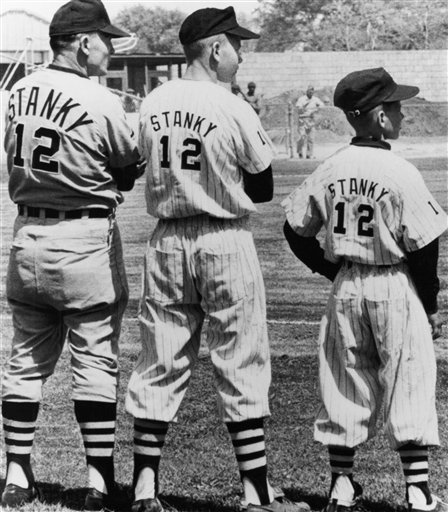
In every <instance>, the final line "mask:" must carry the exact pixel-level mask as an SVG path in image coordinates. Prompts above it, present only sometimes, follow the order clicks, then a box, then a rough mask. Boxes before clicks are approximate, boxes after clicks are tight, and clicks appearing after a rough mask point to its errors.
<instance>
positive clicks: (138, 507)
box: [131, 498, 163, 512]
mask: <svg viewBox="0 0 448 512" xmlns="http://www.w3.org/2000/svg"><path fill="white" fill-rule="evenodd" d="M131 512H163V507H162V504H161V503H160V501H159V499H158V498H148V499H145V500H137V501H134V503H133V504H132V507H131Z"/></svg>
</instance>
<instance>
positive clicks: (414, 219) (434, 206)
mask: <svg viewBox="0 0 448 512" xmlns="http://www.w3.org/2000/svg"><path fill="white" fill-rule="evenodd" d="M412 167H413V166H412ZM413 169H414V172H413V173H409V179H408V180H406V182H405V183H403V190H402V214H401V228H402V239H403V244H404V247H405V250H406V251H407V252H413V251H416V250H418V249H421V248H422V247H425V246H427V245H428V244H429V243H431V242H432V241H433V240H435V239H436V238H437V237H439V236H440V235H441V234H442V233H443V232H444V231H445V230H446V229H447V227H448V220H447V216H446V213H445V212H444V211H443V209H442V207H441V206H440V205H439V203H438V202H437V201H436V200H435V199H434V197H433V195H432V194H431V192H430V191H429V190H428V188H427V186H426V184H425V182H424V180H423V177H422V176H421V174H420V173H419V171H418V170H417V169H415V168H413Z"/></svg>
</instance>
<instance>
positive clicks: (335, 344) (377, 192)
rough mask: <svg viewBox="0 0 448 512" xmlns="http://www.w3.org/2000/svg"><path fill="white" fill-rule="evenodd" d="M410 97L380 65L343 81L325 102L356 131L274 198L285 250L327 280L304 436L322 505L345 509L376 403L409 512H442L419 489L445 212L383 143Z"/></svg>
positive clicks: (432, 428)
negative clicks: (323, 461)
mask: <svg viewBox="0 0 448 512" xmlns="http://www.w3.org/2000/svg"><path fill="white" fill-rule="evenodd" d="M418 92H419V89H418V88H417V87H412V86H405V85H397V84H396V83H395V82H394V80H393V79H392V77H391V76H390V75H389V73H387V72H386V71H385V70H384V69H383V68H375V69H366V70H362V71H356V72H353V73H350V74H349V75H347V76H346V77H345V78H343V79H342V80H341V81H340V82H339V83H338V85H337V87H336V89H335V93H334V104H335V105H336V106H337V107H339V108H341V109H342V110H343V111H344V113H345V115H346V117H347V120H348V121H349V123H350V124H351V125H352V126H353V128H354V129H355V131H356V136H355V137H354V138H353V139H352V141H351V143H350V145H349V146H348V147H346V148H344V149H342V150H340V151H338V152H337V153H335V154H334V155H333V156H331V157H330V158H328V159H327V160H326V161H325V162H324V163H323V164H322V165H320V166H319V167H318V168H317V169H316V171H315V172H314V173H313V174H312V175H311V176H310V177H309V178H307V179H306V180H305V181H304V182H303V183H302V184H301V186H300V187H299V188H298V189H296V190H295V191H294V192H293V193H292V194H291V195H290V196H289V197H288V198H287V199H285V200H284V202H283V203H282V205H283V207H284V209H285V212H286V219H287V220H286V223H285V226H284V233H285V236H286V239H287V240H288V243H289V245H290V247H291V249H292V251H293V252H294V254H295V255H296V256H297V257H298V258H299V259H300V260H301V261H303V262H304V263H305V264H306V265H307V266H308V267H309V268H310V269H311V270H312V271H313V272H318V273H320V274H322V275H324V276H326V277H327V278H329V279H330V280H331V281H333V286H332V290H331V293H330V297H329V300H328V304H327V308H326V312H325V315H324V317H323V319H322V323H321V330H320V349H319V367H320V369H319V379H320V393H321V401H322V403H321V406H320V409H319V411H318V414H317V419H316V422H315V439H316V440H317V441H320V442H321V443H323V444H324V445H326V446H328V451H329V456H330V466H331V476H332V478H331V487H330V499H329V502H328V505H327V506H326V508H325V509H324V510H325V512H336V511H337V512H343V511H350V510H355V509H356V506H357V502H358V501H359V498H360V497H361V492H362V489H361V486H360V485H359V484H358V483H357V482H356V481H355V480H354V479H353V476H352V471H353V462H354V456H355V451H356V449H357V447H358V446H359V445H360V444H361V443H363V442H365V441H367V440H368V439H370V438H371V437H372V436H374V435H375V433H376V421H377V417H378V414H379V411H380V409H381V407H384V422H385V431H386V435H387V438H388V440H389V442H390V445H391V447H392V449H394V450H397V451H398V453H399V455H400V458H401V462H402V465H403V471H404V477H405V482H406V492H405V495H406V500H407V504H408V510H409V511H410V512H411V511H412V512H424V511H428V510H435V511H438V512H442V511H443V512H447V511H448V505H446V504H444V503H442V502H441V501H440V500H439V499H438V498H437V497H436V496H434V495H433V494H431V492H430V488H429V484H428V447H429V446H437V445H438V444H439V436H438V427H437V414H436V407H435V386H436V360H435V355H434V348H433V339H435V338H437V337H438V336H440V331H441V319H440V317H439V314H438V312H437V294H438V291H439V280H438V277H437V260H438V239H439V237H440V235H441V234H442V233H443V232H444V231H445V230H446V228H447V217H446V214H445V213H444V211H443V210H442V208H441V207H440V205H439V204H437V201H436V200H435V199H434V197H433V196H432V195H431V193H430V192H429V191H428V189H427V187H426V185H425V183H424V181H423V179H422V176H421V175H420V173H419V172H418V170H417V169H416V168H415V167H414V166H413V165H412V164H410V163H409V162H407V161H406V160H404V159H402V158H400V157H398V156H397V155H394V154H393V153H392V152H391V151H390V149H391V146H390V144H389V143H388V142H386V139H392V140H393V139H397V138H398V136H399V132H400V127H401V121H402V119H403V117H404V116H403V114H402V113H401V104H400V102H401V101H402V100H406V99H408V98H412V97H414V96H416V95H417V94H418ZM322 227H325V229H326V234H325V242H324V247H323V248H321V247H320V245H319V242H318V241H317V239H316V235H317V234H318V233H319V231H320V230H321V228H322Z"/></svg>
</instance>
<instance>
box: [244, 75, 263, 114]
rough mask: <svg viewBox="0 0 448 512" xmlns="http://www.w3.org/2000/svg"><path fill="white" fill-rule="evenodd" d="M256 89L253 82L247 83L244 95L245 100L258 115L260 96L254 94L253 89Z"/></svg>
mask: <svg viewBox="0 0 448 512" xmlns="http://www.w3.org/2000/svg"><path fill="white" fill-rule="evenodd" d="M256 87H257V84H256V83H255V82H249V83H248V84H247V93H246V95H245V98H244V99H245V100H246V101H247V102H248V103H250V104H251V105H252V107H253V109H254V110H255V112H256V113H257V114H258V115H260V110H261V105H260V101H261V96H260V94H258V93H257V92H255V89H256Z"/></svg>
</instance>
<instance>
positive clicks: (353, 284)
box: [314, 263, 439, 449]
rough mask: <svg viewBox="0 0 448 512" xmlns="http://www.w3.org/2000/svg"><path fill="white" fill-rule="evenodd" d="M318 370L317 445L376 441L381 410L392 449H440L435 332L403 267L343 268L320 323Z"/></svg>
mask: <svg viewBox="0 0 448 512" xmlns="http://www.w3.org/2000/svg"><path fill="white" fill-rule="evenodd" d="M319 363H320V369H319V379H320V391H321V399H322V405H321V407H320V409H319V411H318V415H317V419H316V423H315V431H314V432H315V439H316V440H317V441H320V442H321V443H323V444H324V445H335V446H346V447H355V446H357V445H359V444H360V443H362V442H364V441H366V440H367V439H369V438H371V437H372V436H373V435H375V433H376V421H377V418H378V415H379V413H380V409H381V407H382V406H383V411H384V423H385V432H386V436H387V438H388V440H389V442H390V445H391V447H392V448H393V449H397V448H398V447H399V446H400V445H402V444H405V443H409V442H412V443H414V444H417V445H423V446H426V445H438V444H439V436H438V425H437V414H436V407H435V389H436V359H435V354H434V347H433V341H432V336H431V330H430V326H429V323H428V319H427V316H426V313H425V311H424V309H423V306H422V304H421V301H420V299H419V298H418V296H417V293H416V291H415V288H414V286H413V284H412V282H411V279H410V277H409V275H408V273H407V271H406V268H405V266H404V265H396V266H387V267H375V266H368V265H359V264H356V263H353V264H351V263H348V264H347V263H345V264H344V265H343V266H342V268H341V270H340V271H339V273H338V275H337V277H336V279H335V281H334V283H333V289H332V293H331V295H330V298H329V301H328V304H327V309H326V313H325V316H324V317H323V319H322V323H321V331H320V348H319Z"/></svg>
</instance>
